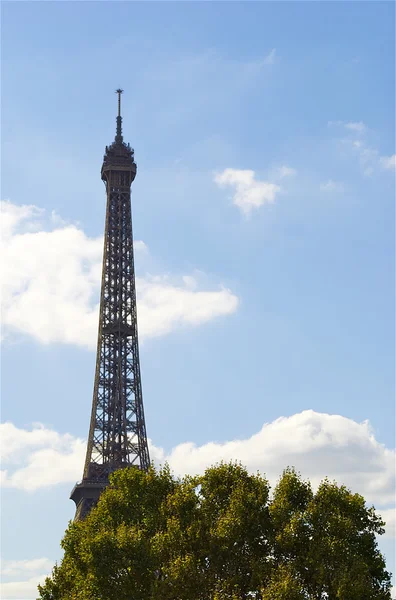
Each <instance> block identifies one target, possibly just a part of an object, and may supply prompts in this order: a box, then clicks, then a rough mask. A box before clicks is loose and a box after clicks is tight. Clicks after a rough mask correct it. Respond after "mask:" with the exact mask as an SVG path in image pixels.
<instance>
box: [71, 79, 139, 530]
mask: <svg viewBox="0 0 396 600" xmlns="http://www.w3.org/2000/svg"><path fill="white" fill-rule="evenodd" d="M117 94H118V116H117V130H116V136H115V140H114V142H113V143H112V144H111V145H110V146H106V152H105V155H104V159H103V166H102V180H103V181H104V183H105V186H106V193H107V208H106V224H105V236H104V250H103V269H102V288H101V298H100V316H99V333H98V346H97V356H96V372H95V383H94V392H93V401H92V413H91V423H90V429H89V437H88V447H87V454H86V461H85V467H84V475H83V480H82V482H81V483H79V484H77V485H76V486H75V487H74V488H73V491H72V493H71V496H70V497H71V499H72V500H74V502H75V503H76V519H83V518H84V517H85V516H86V515H87V514H88V512H89V511H90V509H91V507H92V506H93V505H94V504H96V502H97V501H98V499H99V496H100V493H101V491H102V490H103V489H104V488H105V487H106V486H107V485H108V483H109V474H110V473H112V472H113V471H115V470H116V469H121V468H124V467H131V466H135V467H138V468H140V469H144V470H147V469H148V467H149V464H150V458H149V453H148V446H147V435H146V425H145V419H144V411H143V399H142V384H141V377H140V363H139V347H138V330H137V313H136V287H135V269H134V258H133V236H132V215H131V184H132V182H133V180H134V179H135V176H136V163H135V161H134V152H133V149H132V148H131V147H130V145H129V144H126V143H125V142H124V141H123V137H122V117H121V94H122V90H117Z"/></svg>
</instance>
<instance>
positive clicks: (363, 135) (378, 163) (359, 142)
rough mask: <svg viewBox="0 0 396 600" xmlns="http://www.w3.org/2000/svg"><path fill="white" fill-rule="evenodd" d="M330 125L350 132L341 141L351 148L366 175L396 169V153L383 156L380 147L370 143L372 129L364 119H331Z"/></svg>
mask: <svg viewBox="0 0 396 600" xmlns="http://www.w3.org/2000/svg"><path fill="white" fill-rule="evenodd" d="M328 126H330V127H333V126H335V127H338V128H341V129H342V130H344V135H345V132H347V133H348V134H349V135H347V137H343V138H341V139H340V142H341V143H342V144H343V146H344V147H345V148H349V149H350V152H351V153H353V155H355V156H356V157H357V158H358V160H359V162H360V165H361V169H362V172H363V174H364V175H367V176H370V175H374V173H376V172H378V171H379V170H380V169H381V170H384V169H385V170H393V169H395V164H396V157H395V155H392V156H381V153H380V151H379V150H378V148H375V147H374V146H373V145H372V144H370V142H369V137H370V136H369V133H370V130H369V128H368V127H367V125H366V124H365V123H363V122H362V121H356V122H353V121H351V122H349V123H346V122H344V121H329V122H328Z"/></svg>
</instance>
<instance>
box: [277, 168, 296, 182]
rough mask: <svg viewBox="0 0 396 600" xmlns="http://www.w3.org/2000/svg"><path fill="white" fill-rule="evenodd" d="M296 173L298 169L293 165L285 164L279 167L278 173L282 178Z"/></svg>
mask: <svg viewBox="0 0 396 600" xmlns="http://www.w3.org/2000/svg"><path fill="white" fill-rule="evenodd" d="M296 174H297V171H296V169H293V168H292V167H287V166H286V165H283V166H282V167H279V168H278V175H279V177H281V178H282V179H283V178H284V177H292V176H293V175H296Z"/></svg>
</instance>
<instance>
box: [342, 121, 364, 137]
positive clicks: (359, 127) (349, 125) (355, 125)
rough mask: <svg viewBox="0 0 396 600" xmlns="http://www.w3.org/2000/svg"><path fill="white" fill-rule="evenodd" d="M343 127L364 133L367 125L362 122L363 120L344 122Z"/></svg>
mask: <svg viewBox="0 0 396 600" xmlns="http://www.w3.org/2000/svg"><path fill="white" fill-rule="evenodd" d="M344 127H345V129H349V130H350V131H355V132H356V133H360V134H362V133H365V132H366V131H367V126H366V125H365V124H364V123H363V121H359V122H357V123H353V122H351V123H345V124H344Z"/></svg>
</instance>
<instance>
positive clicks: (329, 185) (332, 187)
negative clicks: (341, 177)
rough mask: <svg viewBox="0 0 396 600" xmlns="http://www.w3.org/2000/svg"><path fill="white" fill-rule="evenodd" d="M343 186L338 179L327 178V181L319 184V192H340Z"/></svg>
mask: <svg viewBox="0 0 396 600" xmlns="http://www.w3.org/2000/svg"><path fill="white" fill-rule="evenodd" d="M343 189H344V186H343V185H342V183H340V182H339V181H333V180H332V179H329V180H328V181H326V182H324V183H321V184H320V191H321V192H342V191H343Z"/></svg>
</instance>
